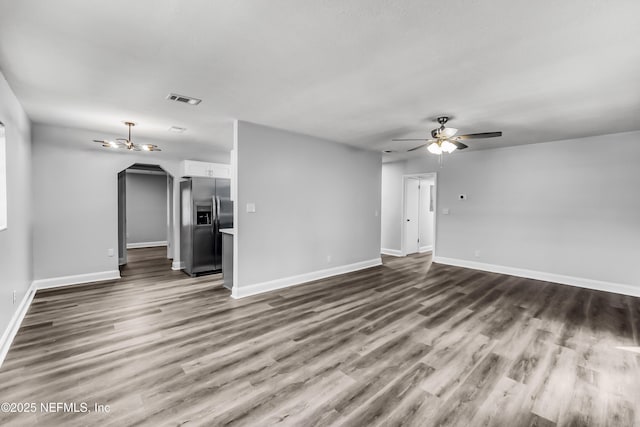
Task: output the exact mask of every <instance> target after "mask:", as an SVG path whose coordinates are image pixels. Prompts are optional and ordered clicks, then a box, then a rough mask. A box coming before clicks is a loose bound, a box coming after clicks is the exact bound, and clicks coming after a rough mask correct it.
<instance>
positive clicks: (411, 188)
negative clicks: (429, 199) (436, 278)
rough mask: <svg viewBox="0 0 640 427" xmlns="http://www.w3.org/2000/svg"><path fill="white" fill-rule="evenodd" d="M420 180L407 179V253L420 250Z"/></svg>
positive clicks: (405, 236) (405, 239)
mask: <svg viewBox="0 0 640 427" xmlns="http://www.w3.org/2000/svg"><path fill="white" fill-rule="evenodd" d="M419 187H420V180H418V179H407V180H406V181H405V191H404V206H405V208H404V250H405V253H406V255H409V254H415V253H416V252H418V250H419V239H420V189H419Z"/></svg>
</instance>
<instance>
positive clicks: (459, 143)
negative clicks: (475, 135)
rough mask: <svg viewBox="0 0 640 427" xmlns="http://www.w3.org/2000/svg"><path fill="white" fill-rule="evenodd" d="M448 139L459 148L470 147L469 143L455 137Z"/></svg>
mask: <svg viewBox="0 0 640 427" xmlns="http://www.w3.org/2000/svg"><path fill="white" fill-rule="evenodd" d="M447 141H449V142H450V143H452V144H453V145H455V146H456V148H457V149H458V150H464V149H465V148H468V147H469V146H468V145H467V144H463V143H462V142H460V141H456V140H455V139H448V140H447Z"/></svg>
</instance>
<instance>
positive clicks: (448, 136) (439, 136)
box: [385, 116, 502, 154]
mask: <svg viewBox="0 0 640 427" xmlns="http://www.w3.org/2000/svg"><path fill="white" fill-rule="evenodd" d="M436 120H437V121H438V123H440V127H439V128H436V129H433V130H432V131H431V138H418V139H413V138H411V139H392V141H426V144H422V145H418V146H417V147H414V148H411V149H409V150H407V152H409V151H416V150H419V149H420V148H422V147H425V146H426V147H427V150H429V152H430V153H433V154H442V153H452V152H453V151H454V150H456V149H457V150H464V149H465V148H467V147H468V145H467V144H463V143H462V142H460V141H463V140H466V139H481V138H495V137H498V136H502V132H482V133H469V134H466V135H456V133H457V132H458V129H454V128H448V127H445V124H446V123H447V122H448V121H449V117H447V116H442V117H438V118H437V119H436ZM385 153H397V151H393V150H385Z"/></svg>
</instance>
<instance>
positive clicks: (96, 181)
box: [33, 124, 229, 279]
mask: <svg viewBox="0 0 640 427" xmlns="http://www.w3.org/2000/svg"><path fill="white" fill-rule="evenodd" d="M96 135H98V136H99V137H100V138H117V137H119V136H118V135H105V134H104V133H100V132H95V131H91V130H83V129H72V128H64V127H58V126H49V125H39V124H38V125H34V127H33V198H34V201H35V210H36V211H37V212H38V215H35V216H34V218H33V230H34V251H33V262H34V279H47V278H54V277H61V276H71V275H77V274H88V273H97V272H104V271H114V270H117V269H118V257H117V247H118V236H117V231H118V215H117V173H118V172H119V171H121V170H124V169H126V168H128V167H129V166H131V165H132V164H134V163H152V164H157V165H159V166H160V167H162V168H163V169H164V170H165V171H167V172H168V173H170V174H172V175H173V176H174V177H178V176H179V164H180V159H175V158H172V157H169V156H168V155H167V154H166V153H165V152H164V151H162V152H159V153H143V152H140V153H130V152H125V151H115V150H114V151H109V150H106V149H103V148H101V147H99V146H97V144H95V143H92V142H91V141H92V140H93V139H95V138H96ZM228 158H229V155H228V153H221V154H220V155H219V156H217V157H216V156H215V155H213V154H203V157H202V158H201V159H198V160H202V161H211V162H222V163H224V162H226V161H228ZM179 181H180V180H179V179H175V180H174V242H175V244H174V250H175V257H174V261H177V260H179V259H180V258H179V256H180V254H179V249H180V244H179V239H180V236H179V224H178V223H177V221H178V218H179V215H178V211H177V209H178V208H179V205H180V201H179V194H180V192H179V191H178V188H177V186H178V185H179ZM109 248H113V249H114V251H115V252H116V254H115V255H114V256H113V257H109V256H107V249H109Z"/></svg>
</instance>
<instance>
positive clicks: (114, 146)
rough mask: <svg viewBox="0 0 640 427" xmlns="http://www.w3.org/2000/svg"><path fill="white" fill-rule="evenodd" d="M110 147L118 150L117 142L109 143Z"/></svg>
mask: <svg viewBox="0 0 640 427" xmlns="http://www.w3.org/2000/svg"><path fill="white" fill-rule="evenodd" d="M109 147H111V148H118V144H116V143H115V142H113V141H109Z"/></svg>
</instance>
